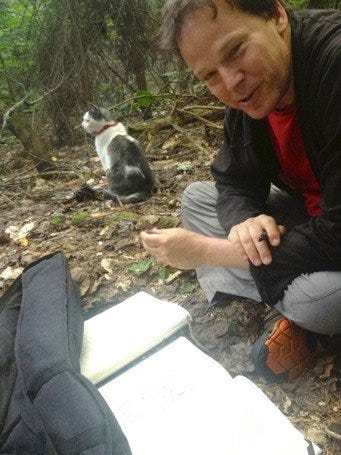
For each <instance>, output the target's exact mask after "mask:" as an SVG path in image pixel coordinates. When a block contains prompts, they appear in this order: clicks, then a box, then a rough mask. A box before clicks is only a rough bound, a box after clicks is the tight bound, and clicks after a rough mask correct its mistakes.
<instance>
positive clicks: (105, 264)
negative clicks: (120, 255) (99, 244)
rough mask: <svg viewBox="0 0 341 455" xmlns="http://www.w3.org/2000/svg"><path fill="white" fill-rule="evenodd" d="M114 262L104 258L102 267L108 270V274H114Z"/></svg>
mask: <svg viewBox="0 0 341 455" xmlns="http://www.w3.org/2000/svg"><path fill="white" fill-rule="evenodd" d="M111 264H112V260H111V259H108V258H104V259H102V260H101V267H102V268H103V269H104V270H106V271H107V272H109V274H110V273H112V265H111Z"/></svg>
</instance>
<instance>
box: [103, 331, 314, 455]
mask: <svg viewBox="0 0 341 455" xmlns="http://www.w3.org/2000/svg"><path fill="white" fill-rule="evenodd" d="M99 391H100V392H101V394H102V395H103V397H104V398H105V400H106V401H107V402H108V404H109V406H110V407H111V409H112V410H113V413H114V414H115V416H116V418H117V419H118V421H119V423H120V425H121V427H122V430H123V431H124V433H125V434H126V436H127V438H128V441H129V444H130V446H131V449H132V452H133V455H225V454H226V455H250V454H252V455H307V450H306V447H307V443H306V442H305V441H304V439H303V436H302V435H301V433H299V432H298V431H297V430H296V429H295V428H294V427H293V426H292V425H291V423H290V422H289V421H288V420H287V419H286V417H285V416H284V415H283V414H281V412H280V411H279V410H278V409H277V408H276V407H275V405H273V404H272V403H271V402H270V400H268V398H267V397H266V396H265V395H264V394H263V392H261V390H259V389H258V388H257V387H256V386H255V385H254V384H252V383H251V382H250V381H248V380H247V379H246V378H240V377H238V378H237V379H232V378H231V376H230V375H229V374H228V372H227V371H226V370H225V369H224V368H223V367H222V366H221V365H220V364H218V363H217V362H216V361H214V360H213V359H212V358H210V357H209V356H207V355H206V354H204V353H203V352H202V351H200V350H199V349H198V348H196V347H195V346H194V345H193V344H192V343H191V342H190V341H188V340H187V339H186V338H183V337H180V338H178V339H177V340H175V341H173V342H172V343H170V344H169V345H168V346H165V347H164V348H162V349H160V350H159V351H158V352H156V353H154V354H153V355H151V356H150V357H148V358H147V359H145V360H143V361H141V362H140V363H139V364H137V365H135V366H134V367H132V368H131V369H129V370H128V371H126V372H124V373H123V374H122V375H120V376H119V377H117V378H115V379H114V380H112V381H111V382H109V383H108V384H105V385H104V386H102V387H101V388H100V389H99ZM316 453H318V452H316Z"/></svg>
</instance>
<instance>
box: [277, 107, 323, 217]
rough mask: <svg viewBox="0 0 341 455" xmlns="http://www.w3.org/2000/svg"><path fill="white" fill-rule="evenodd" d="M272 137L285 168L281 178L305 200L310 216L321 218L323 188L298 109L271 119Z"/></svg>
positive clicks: (294, 108)
mask: <svg viewBox="0 0 341 455" xmlns="http://www.w3.org/2000/svg"><path fill="white" fill-rule="evenodd" d="M268 125H269V130H270V136H271V140H272V143H273V145H274V148H275V151H276V155H277V158H278V160H279V162H280V165H281V171H280V173H279V178H280V179H281V180H283V182H285V183H286V184H287V185H288V186H289V187H290V188H292V189H293V190H294V191H297V192H298V193H300V194H301V195H302V196H303V199H304V202H305V206H306V209H307V212H308V214H309V215H310V216H318V215H320V214H321V208H320V201H321V187H320V184H319V182H318V180H317V179H316V177H315V175H314V173H313V171H312V168H311V165H310V162H309V159H308V155H307V152H306V150H305V145H304V143H303V139H302V134H301V130H300V127H299V124H298V119H297V109H296V105H295V104H294V105H292V106H290V107H288V108H286V109H284V110H281V111H272V112H270V114H269V115H268Z"/></svg>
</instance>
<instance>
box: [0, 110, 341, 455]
mask: <svg viewBox="0 0 341 455" xmlns="http://www.w3.org/2000/svg"><path fill="white" fill-rule="evenodd" d="M220 116H221V114H220ZM187 117H188V116H187ZM218 117H219V115H218ZM221 124H222V122H221V118H220V119H219V121H218V123H217V125H221ZM135 137H137V138H139V139H140V141H141V143H142V144H143V147H144V149H145V153H146V155H147V157H148V159H149V162H150V164H151V167H152V168H153V170H154V173H155V176H156V182H157V187H158V191H157V193H156V194H155V195H154V196H153V197H152V198H151V199H149V200H147V201H145V202H143V203H138V204H130V205H125V206H123V207H119V206H117V205H115V204H114V203H113V202H111V201H106V200H104V199H103V198H102V197H101V190H102V189H104V188H105V187H106V180H105V177H104V175H103V172H102V169H101V166H100V163H99V160H98V158H97V156H96V153H95V149H94V145H93V141H92V140H91V139H88V138H86V137H85V136H84V141H83V143H82V145H80V146H75V147H72V148H71V147H69V148H62V149H54V150H51V153H50V154H51V158H52V159H53V160H54V161H55V163H56V164H57V169H58V170H57V172H56V174H55V175H53V178H51V179H49V180H43V179H41V178H40V177H39V176H38V174H37V173H36V171H35V169H34V167H33V166H32V164H31V162H30V161H29V160H27V159H24V158H23V153H22V150H21V147H20V145H18V144H15V143H12V144H8V145H2V146H1V156H2V160H1V161H2V162H1V164H0V209H1V213H2V223H1V227H0V229H1V230H0V291H1V293H2V292H3V291H4V290H5V289H6V288H8V286H9V285H10V284H11V282H12V281H13V280H14V278H15V277H16V276H17V275H18V274H19V273H20V272H21V271H22V268H23V267H25V266H26V265H27V264H29V263H30V262H31V261H33V260H35V259H38V258H39V257H42V256H43V255H45V254H48V253H51V252H55V251H60V250H63V251H64V253H65V255H66V256H67V258H68V260H69V264H70V268H71V272H72V275H73V277H74V279H75V280H76V281H77V283H78V285H79V287H80V291H81V295H82V304H83V307H84V311H98V309H102V308H103V307H105V306H107V305H111V304H112V303H113V302H116V303H118V302H121V301H122V300H124V299H126V298H127V297H129V296H131V295H132V294H134V293H136V292H138V291H140V290H144V291H146V292H149V293H151V294H153V295H155V296H156V297H158V298H160V299H165V300H169V301H172V302H175V303H178V304H179V305H182V306H184V307H185V308H186V309H187V310H188V311H189V312H190V314H191V315H192V318H193V321H192V331H193V334H194V336H195V338H196V339H197V341H198V342H199V343H200V344H201V345H202V346H203V348H204V350H205V352H207V353H208V354H209V355H211V356H212V357H213V358H214V359H216V360H217V361H218V362H220V363H221V364H222V365H223V366H224V367H225V368H226V369H227V370H228V371H229V373H230V374H232V375H236V374H243V375H245V376H247V377H248V378H250V379H251V380H252V381H254V382H255V383H256V384H257V385H258V386H259V387H260V388H261V389H262V390H263V391H264V392H265V394H266V395H267V396H268V397H269V398H270V399H271V400H272V401H273V402H274V403H275V404H276V405H277V406H278V407H279V409H280V410H281V411H282V412H283V413H284V414H285V415H286V416H288V418H289V419H290V420H291V422H292V423H293V424H294V425H295V426H296V427H297V428H298V429H299V430H301V431H302V432H303V433H304V435H305V436H306V438H307V439H310V440H312V441H313V442H314V443H315V444H317V445H319V446H320V447H321V448H322V449H323V451H324V452H323V453H324V454H325V455H337V454H340V453H341V444H340V442H337V441H336V440H334V439H332V438H330V437H329V436H328V435H327V434H326V432H325V428H326V426H327V425H328V424H329V423H330V422H331V421H332V420H333V418H335V417H336V416H338V415H339V414H340V410H341V397H340V395H341V394H340V378H339V377H337V375H336V372H335V369H334V358H333V356H332V355H331V354H330V353H326V352H320V353H319V354H318V355H317V359H316V362H315V363H314V365H313V366H312V368H311V369H310V370H309V371H308V372H307V373H305V374H304V375H303V376H301V377H300V378H298V379H296V380H295V381H292V382H288V383H284V384H267V383H266V382H265V381H263V380H262V379H260V378H259V377H257V375H256V374H255V372H254V369H253V366H252V364H251V362H250V360H249V353H250V349H251V345H252V342H253V341H254V339H255V338H256V337H257V335H259V334H260V333H261V331H262V317H263V314H264V311H265V309H264V308H263V307H262V306H260V305H256V304H255V303H253V302H251V301H248V300H245V299H237V300H235V301H233V302H232V303H231V304H230V305H226V306H219V307H213V308H208V307H207V305H206V302H205V298H204V295H203V293H202V291H201V290H200V288H199V287H198V284H197V281H196V277H195V273H194V272H191V271H190V272H188V271H186V272H183V271H178V270H174V269H170V268H169V267H165V264H160V263H158V262H157V261H156V260H155V259H154V258H151V257H150V256H149V255H148V254H147V253H146V252H145V251H144V249H143V248H142V245H141V241H140V238H139V233H140V231H142V230H145V229H148V228H151V227H175V226H181V219H180V201H181V195H182V192H183V190H184V189H185V187H186V186H187V185H188V184H189V183H191V182H193V181H197V180H205V179H209V178H210V172H209V164H210V162H211V160H212V158H213V156H214V154H215V152H216V150H217V148H218V146H219V143H220V141H221V137H222V131H221V129H219V127H217V128H216V127H215V126H214V124H213V123H209V122H206V121H204V120H203V119H202V118H201V119H198V118H197V119H196V120H195V121H192V122H191V123H187V122H177V121H175V119H173V120H172V122H170V123H169V125H168V128H164V129H161V128H160V129H159V130H158V131H157V132H155V130H154V131H153V130H151V131H150V132H149V133H148V131H144V132H143V133H139V134H137V133H136V130H135ZM85 184H87V185H88V186H89V187H91V188H92V189H94V190H95V191H96V193H97V194H98V198H97V199H90V200H87V201H83V202H80V201H79V200H77V198H76V197H75V194H77V191H78V199H79V194H80V193H79V190H80V189H81V188H82V187H83V186H84V185H85ZM83 194H84V192H83ZM274 454H275V452H274ZM288 455H290V454H288Z"/></svg>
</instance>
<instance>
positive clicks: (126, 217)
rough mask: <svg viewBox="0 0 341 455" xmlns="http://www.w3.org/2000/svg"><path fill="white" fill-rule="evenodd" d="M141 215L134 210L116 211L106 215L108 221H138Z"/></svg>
mask: <svg viewBox="0 0 341 455" xmlns="http://www.w3.org/2000/svg"><path fill="white" fill-rule="evenodd" d="M140 218H141V215H139V214H138V213H135V212H117V213H112V214H111V215H108V217H107V219H108V220H109V221H138V220H139V219H140Z"/></svg>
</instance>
